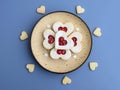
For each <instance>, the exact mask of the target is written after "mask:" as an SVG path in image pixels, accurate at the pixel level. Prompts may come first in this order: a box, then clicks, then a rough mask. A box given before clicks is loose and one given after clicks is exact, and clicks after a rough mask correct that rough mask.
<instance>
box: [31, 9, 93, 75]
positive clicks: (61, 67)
mask: <svg viewBox="0 0 120 90" xmlns="http://www.w3.org/2000/svg"><path fill="white" fill-rule="evenodd" d="M56 21H61V22H62V23H66V22H71V23H72V24H73V25H74V27H75V28H79V32H80V33H81V34H82V36H83V39H82V41H81V42H80V43H81V45H82V50H81V52H80V53H78V54H76V55H77V57H76V58H73V57H71V58H70V59H69V60H67V61H65V60H62V59H58V60H54V59H52V58H50V56H49V52H50V51H49V50H46V49H45V48H43V44H42V43H43V40H44V37H43V32H44V30H45V29H46V28H47V25H51V26H52V25H53V24H54V23H55V22H56ZM91 48H92V37H91V33H90V30H89V28H88V26H87V24H86V23H85V22H84V21H83V20H82V19H81V18H80V17H78V16H76V15H74V14H72V13H70V12H64V11H57V12H52V13H49V14H47V15H45V16H44V17H42V18H41V19H40V20H39V21H38V22H37V24H36V25H35V27H34V29H33V32H32V36H31V49H32V53H33V55H34V57H35V59H36V60H37V62H38V63H39V64H40V65H41V66H42V67H43V68H44V69H46V70H48V71H50V72H54V73H67V72H71V71H74V70H76V69H77V68H79V67H80V66H81V65H82V64H83V63H84V62H85V61H86V60H87V58H88V56H89V54H90V51H91ZM45 53H48V57H46V56H45V55H44V54H45ZM73 55H74V54H73Z"/></svg>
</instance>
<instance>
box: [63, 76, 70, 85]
mask: <svg viewBox="0 0 120 90" xmlns="http://www.w3.org/2000/svg"><path fill="white" fill-rule="evenodd" d="M71 83H72V80H71V79H70V78H69V77H67V76H65V77H64V78H63V80H62V84H64V85H67V84H71Z"/></svg>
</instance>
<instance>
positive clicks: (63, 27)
mask: <svg viewBox="0 0 120 90" xmlns="http://www.w3.org/2000/svg"><path fill="white" fill-rule="evenodd" d="M53 30H54V31H55V32H58V31H64V32H65V33H66V35H69V34H71V33H72V32H73V30H74V26H73V24H72V23H70V22H68V23H65V24H63V23H62V22H59V21H58V22H56V23H54V24H53Z"/></svg>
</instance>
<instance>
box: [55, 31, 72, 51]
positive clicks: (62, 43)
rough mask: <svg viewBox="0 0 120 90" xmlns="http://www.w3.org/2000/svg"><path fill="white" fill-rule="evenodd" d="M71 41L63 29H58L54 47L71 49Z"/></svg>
mask: <svg viewBox="0 0 120 90" xmlns="http://www.w3.org/2000/svg"><path fill="white" fill-rule="evenodd" d="M73 44H74V43H73V41H72V40H71V39H70V38H68V37H67V35H66V33H65V32H64V31H58V32H56V35H55V48H56V49H71V48H72V47H73Z"/></svg>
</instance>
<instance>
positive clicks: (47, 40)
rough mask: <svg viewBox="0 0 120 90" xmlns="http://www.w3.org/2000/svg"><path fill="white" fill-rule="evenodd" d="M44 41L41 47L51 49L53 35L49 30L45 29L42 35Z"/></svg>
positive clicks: (53, 39) (53, 40) (53, 41)
mask: <svg viewBox="0 0 120 90" xmlns="http://www.w3.org/2000/svg"><path fill="white" fill-rule="evenodd" d="M43 36H44V41H43V46H44V48H46V49H51V48H53V47H54V44H55V33H54V32H53V31H52V30H51V29H46V30H45V31H44V33H43Z"/></svg>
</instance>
